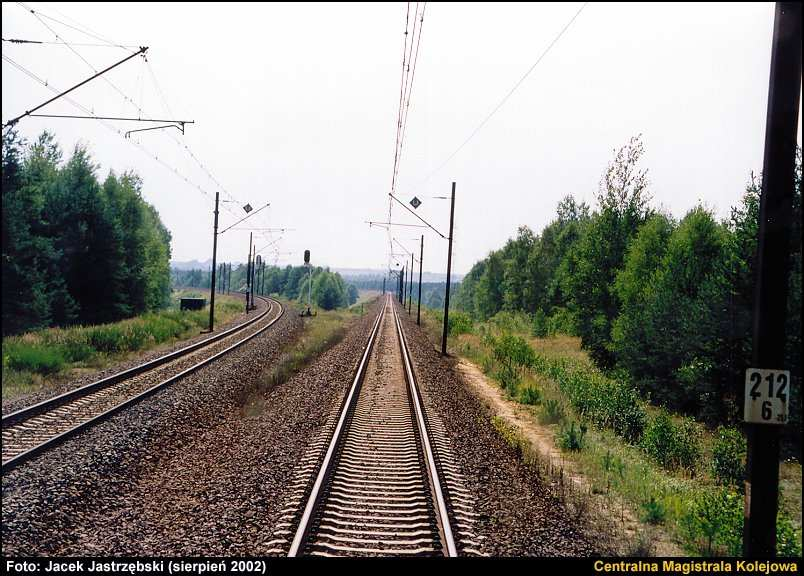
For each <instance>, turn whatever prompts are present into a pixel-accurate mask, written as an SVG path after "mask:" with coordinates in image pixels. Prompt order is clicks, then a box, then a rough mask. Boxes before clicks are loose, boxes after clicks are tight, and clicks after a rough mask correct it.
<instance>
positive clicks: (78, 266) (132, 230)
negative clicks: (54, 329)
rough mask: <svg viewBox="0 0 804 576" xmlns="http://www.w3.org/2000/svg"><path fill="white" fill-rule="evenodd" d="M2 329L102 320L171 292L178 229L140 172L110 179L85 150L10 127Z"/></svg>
mask: <svg viewBox="0 0 804 576" xmlns="http://www.w3.org/2000/svg"><path fill="white" fill-rule="evenodd" d="M2 151H3V152H2V179H3V184H2V187H3V246H2V250H3V269H2V272H3V328H2V329H3V335H7V334H14V333H19V332H23V331H26V330H32V329H36V328H42V327H47V326H65V325H70V324H99V323H104V322H112V321H116V320H120V319H123V318H128V317H130V316H133V315H136V314H140V313H142V312H146V311H149V310H155V309H158V308H160V307H162V306H163V305H165V303H166V302H167V301H168V299H169V296H170V233H169V232H168V231H167V229H166V228H165V227H164V225H163V224H162V222H161V221H160V219H159V215H158V214H157V212H156V210H155V209H154V208H153V207H152V206H151V205H149V204H148V203H146V202H145V201H144V200H143V198H142V181H141V180H140V178H139V177H138V176H137V175H136V174H135V173H133V172H125V173H123V174H122V175H120V176H118V175H116V174H115V173H114V172H109V174H108V176H107V177H106V179H105V180H103V181H102V182H101V181H100V180H99V179H98V177H97V175H96V173H97V171H98V168H99V167H98V166H97V165H96V164H94V163H93V161H92V158H91V156H90V154H89V152H88V151H87V148H86V147H85V146H84V145H82V144H78V145H76V147H75V149H74V150H73V153H72V155H71V157H70V158H69V159H68V160H67V161H66V162H62V151H61V150H60V148H59V146H58V145H57V144H56V142H55V139H54V137H53V135H52V134H51V133H49V132H44V133H42V134H41V135H40V136H39V137H38V138H37V139H36V141H35V142H33V143H30V144H29V143H27V142H25V141H24V140H23V139H22V138H21V137H20V136H19V135H18V134H17V133H16V132H15V131H14V130H7V131H6V132H4V133H3V146H2Z"/></svg>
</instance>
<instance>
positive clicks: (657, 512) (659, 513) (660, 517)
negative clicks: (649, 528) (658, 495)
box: [641, 496, 667, 524]
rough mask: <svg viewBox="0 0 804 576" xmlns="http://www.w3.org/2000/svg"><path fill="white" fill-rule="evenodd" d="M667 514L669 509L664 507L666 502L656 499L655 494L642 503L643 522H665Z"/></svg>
mask: <svg viewBox="0 0 804 576" xmlns="http://www.w3.org/2000/svg"><path fill="white" fill-rule="evenodd" d="M666 515H667V511H666V510H665V508H664V504H662V503H661V502H660V501H658V500H656V499H655V498H654V497H653V496H651V497H650V500H648V501H647V502H643V503H642V514H641V518H642V521H643V522H647V523H648V524H663V523H664V519H665V516H666Z"/></svg>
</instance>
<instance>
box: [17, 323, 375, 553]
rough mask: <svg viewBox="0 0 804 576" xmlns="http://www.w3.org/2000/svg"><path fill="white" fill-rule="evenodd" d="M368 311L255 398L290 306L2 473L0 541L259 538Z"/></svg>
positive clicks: (340, 380)
mask: <svg viewBox="0 0 804 576" xmlns="http://www.w3.org/2000/svg"><path fill="white" fill-rule="evenodd" d="M368 312H369V313H367V314H366V315H365V316H364V317H363V318H362V319H359V320H357V321H356V323H355V325H354V326H353V328H352V329H351V330H350V331H349V332H348V333H347V335H346V336H345V337H344V339H343V340H342V341H341V342H340V343H339V344H337V345H335V346H334V347H333V348H332V349H330V350H329V351H327V352H325V353H324V354H322V355H321V356H319V357H318V358H317V359H316V360H314V361H313V362H312V363H311V364H310V366H308V367H307V368H305V369H304V370H302V371H301V372H299V373H298V374H297V375H295V376H294V377H292V378H291V379H290V380H289V381H288V382H285V383H284V384H280V385H278V386H275V387H273V388H268V389H262V390H261V394H260V396H259V398H260V401H258V402H256V403H254V402H252V401H251V400H253V394H254V391H255V390H257V389H258V388H259V386H260V383H262V382H265V375H266V373H267V370H268V369H269V368H270V366H271V365H272V364H274V363H275V362H276V361H277V359H278V358H279V357H280V355H281V348H280V346H281V345H282V344H283V343H287V342H289V341H290V340H291V339H292V338H294V337H295V336H297V335H298V333H299V327H300V325H301V320H300V318H299V317H298V316H296V315H295V314H294V313H293V312H292V311H290V312H288V313H286V314H285V316H284V317H283V318H282V319H281V320H280V321H279V322H278V323H277V324H275V325H274V326H273V327H271V328H269V329H268V330H267V331H266V333H264V334H263V335H261V336H259V337H257V338H255V339H254V340H252V341H251V342H249V343H247V344H245V345H244V346H243V347H241V348H240V349H238V350H237V351H235V352H233V353H232V354H230V355H227V356H226V357H224V358H222V359H221V360H220V361H218V362H216V363H214V364H213V365H212V366H209V367H205V368H203V369H201V370H199V371H198V372H197V373H195V374H193V375H192V376H190V377H188V378H187V379H186V380H184V381H182V382H181V383H179V384H177V385H175V386H173V387H171V388H169V389H168V390H166V391H164V392H161V393H159V394H157V395H156V396H154V397H152V398H149V399H147V400H145V401H143V402H141V403H140V404H137V405H136V406H134V407H132V408H131V409H129V410H126V411H124V412H123V413H121V414H119V415H117V416H115V417H114V418H112V419H110V420H108V421H106V422H104V423H103V424H100V425H99V426H96V427H94V428H92V429H90V430H89V431H87V432H86V433H84V434H82V435H80V436H79V437H76V438H74V439H72V440H70V441H68V442H67V443H65V444H64V445H62V446H60V447H58V448H56V449H54V450H53V451H51V452H47V453H45V454H43V455H42V456H40V457H39V458H37V459H36V460H33V461H31V462H29V463H27V464H26V465H24V466H22V467H20V468H18V469H16V470H13V471H12V472H11V473H9V474H8V475H4V477H3V511H2V518H3V524H2V544H3V552H4V554H5V555H35V554H41V555H68V554H89V555H121V554H130V555H243V554H260V553H261V552H262V551H264V550H267V549H268V548H269V546H268V544H267V540H268V538H270V534H271V533H272V527H273V524H274V523H275V521H276V518H278V516H279V515H280V508H281V506H282V504H283V502H284V501H285V499H286V494H285V490H287V483H288V480H289V478H290V477H291V476H292V474H293V472H294V469H295V465H296V462H297V461H298V459H299V458H300V456H301V454H302V453H303V451H304V449H305V448H306V446H307V443H308V441H309V439H310V437H312V436H313V435H314V434H315V433H316V431H317V430H319V429H320V428H321V427H322V426H323V425H324V423H325V421H326V417H327V414H328V413H329V411H330V410H331V409H332V406H333V405H336V404H337V403H339V402H340V401H341V399H342V397H343V393H344V391H345V389H346V387H347V385H348V384H349V383H350V381H351V375H352V370H353V369H354V366H355V365H356V363H357V361H358V359H359V356H360V353H361V351H362V346H363V343H364V341H365V338H366V336H367V332H368V330H369V329H370V326H371V321H372V320H373V313H372V310H369V311H368ZM308 321H313V322H314V321H315V319H312V320H308ZM143 423H145V425H144V426H143V425H142V424H143Z"/></svg>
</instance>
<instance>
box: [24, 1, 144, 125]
mask: <svg viewBox="0 0 804 576" xmlns="http://www.w3.org/2000/svg"><path fill="white" fill-rule="evenodd" d="M17 4H19V5H20V6H22V7H23V8H24V9H26V10H28V11H30V13H31V14H33V16H34V18H36V19H37V20H38V21H39V22H40V23H41V24H42V25H43V26H44V27H45V28H47V29H48V30H49V31H50V32H51V33H52V34H53V35H54V36H55V37H56V39H57V40H61V41H62V42H63V43H64V45H65V46H66V47H67V48H68V49H69V50H70V51H71V52H72V53H73V54H75V55H76V56H77V57H78V58H80V59H81V61H82V62H84V64H86V65H87V66H89V68H90V69H91V70H92V71H93V72H95V73H96V74H97V73H98V70H97V68H95V66H93V65H92V63H91V62H90V61H89V60H87V59H86V58H84V57H83V56H82V55H81V54H80V53H79V52H78V50H76V49H75V48H73V46H72V45H71V44H70V43H69V42H67V40H66V39H65V38H63V37H61V36H60V35H59V33H58V32H56V31H55V30H54V29H53V28H52V27H51V26H50V25H48V23H47V22H45V21H44V20H42V18H41V17H40V16H39V13H38V12H37V11H36V10H34V9H33V8H30V7H28V6H26V5H25V4H24V3H22V2H17ZM142 57H143V58H145V54H144V53H142ZM100 79H101V80H103V81H104V82H106V83H107V84H108V85H109V86H111V87H112V88H113V89H114V90H115V91H116V92H117V93H118V94H119V95H120V96H121V97H122V98H123V99H124V100H125V101H126V102H128V103H129V104H131V105H132V106H133V107H134V108H135V109H137V111H138V112H139V113H140V114H142V109H141V108H140V107H138V106H137V104H136V103H135V102H134V100H133V99H132V98H129V97H128V96H127V95H126V94H124V93H123V91H122V90H121V89H120V88H118V87H117V85H116V84H115V83H114V82H112V81H111V80H109V79H108V78H107V77H106V76H101V77H100Z"/></svg>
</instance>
